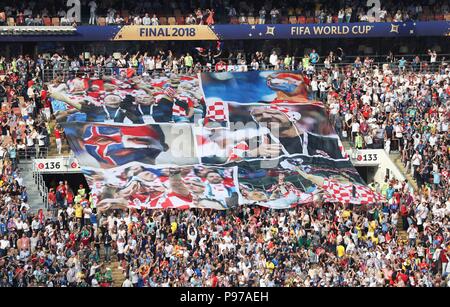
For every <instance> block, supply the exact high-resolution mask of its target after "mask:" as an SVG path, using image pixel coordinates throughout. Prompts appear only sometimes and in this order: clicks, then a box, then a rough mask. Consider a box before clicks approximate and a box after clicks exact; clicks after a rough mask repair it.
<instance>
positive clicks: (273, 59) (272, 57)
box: [269, 51, 278, 66]
mask: <svg viewBox="0 0 450 307" xmlns="http://www.w3.org/2000/svg"><path fill="white" fill-rule="evenodd" d="M269 63H270V65H272V66H277V65H278V55H277V53H276V51H273V52H272V54H271V55H270V57H269Z"/></svg>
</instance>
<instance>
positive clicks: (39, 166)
mask: <svg viewBox="0 0 450 307" xmlns="http://www.w3.org/2000/svg"><path fill="white" fill-rule="evenodd" d="M33 164H34V169H35V170H36V171H38V172H42V173H79V172H81V169H80V164H79V163H78V161H77V159H75V158H55V159H35V160H34V162H33Z"/></svg>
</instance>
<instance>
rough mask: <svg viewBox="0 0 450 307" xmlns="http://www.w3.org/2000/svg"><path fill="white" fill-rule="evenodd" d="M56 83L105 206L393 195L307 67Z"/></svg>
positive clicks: (270, 203)
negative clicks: (379, 184) (375, 177)
mask: <svg viewBox="0 0 450 307" xmlns="http://www.w3.org/2000/svg"><path fill="white" fill-rule="evenodd" d="M50 92H51V94H50V95H51V97H53V99H57V100H58V101H59V102H62V103H63V104H65V106H66V108H60V109H59V110H58V111H57V112H56V117H57V119H58V121H59V123H60V124H61V125H62V126H63V127H64V129H65V134H66V136H67V138H68V140H69V143H70V146H71V148H72V150H73V151H74V153H75V155H76V157H77V159H78V161H79V162H80V165H81V167H82V170H83V172H84V174H85V176H86V178H87V181H88V182H89V185H90V187H91V189H92V191H93V194H94V196H95V197H94V200H95V201H96V204H97V205H98V206H99V208H100V210H107V209H111V208H125V207H133V208H136V207H138V208H147V209H152V208H172V207H174V208H211V209H227V208H232V207H233V206H236V205H260V206H265V207H268V208H272V209H284V208H290V207H294V206H297V205H301V204H305V203H311V202H313V201H317V200H325V201H327V202H343V203H355V204H370V203H374V202H379V201H382V197H381V196H380V195H379V194H378V193H376V192H374V191H372V190H370V189H369V188H368V187H367V186H366V185H365V183H364V182H363V180H362V179H361V177H360V176H359V174H358V173H357V171H356V170H355V168H354V167H353V166H352V164H351V162H350V160H349V157H348V155H347V154H346V152H345V150H344V148H343V146H342V144H341V141H340V139H339V137H338V136H337V135H336V132H335V130H334V128H333V126H332V125H331V123H330V121H329V120H328V115H327V111H326V109H325V108H324V106H323V105H322V103H321V102H319V101H315V100H314V99H313V97H312V95H311V89H310V82H309V79H308V77H307V76H305V75H302V74H301V73H295V72H283V71H278V72H275V71H268V72H247V73H202V74H201V75H200V76H198V77H197V76H195V77H193V76H181V77H175V76H170V77H168V78H157V79H152V78H142V77H134V78H128V77H115V78H107V79H102V80H97V79H94V80H86V79H74V80H71V81H70V82H68V83H67V84H53V85H52V86H51V87H50Z"/></svg>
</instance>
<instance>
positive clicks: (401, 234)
mask: <svg viewBox="0 0 450 307" xmlns="http://www.w3.org/2000/svg"><path fill="white" fill-rule="evenodd" d="M342 145H343V146H344V148H345V149H346V150H348V149H350V148H351V143H350V142H349V141H348V139H347V140H342ZM389 158H390V159H391V160H392V162H394V164H395V165H396V166H397V168H398V169H399V170H400V171H401V172H402V173H403V175H404V176H405V178H406V179H408V182H409V184H410V185H411V186H412V188H413V189H414V190H417V189H418V186H417V182H416V181H415V180H414V178H413V176H412V174H411V173H410V172H408V171H407V169H406V168H405V166H404V165H403V162H402V160H401V155H400V153H399V152H390V154H389ZM397 233H398V238H399V240H401V241H403V243H404V244H406V243H407V242H408V233H407V232H406V231H405V230H403V220H402V218H401V217H399V220H398V224H397Z"/></svg>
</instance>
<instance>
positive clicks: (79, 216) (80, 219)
mask: <svg viewBox="0 0 450 307" xmlns="http://www.w3.org/2000/svg"><path fill="white" fill-rule="evenodd" d="M73 208H74V209H75V218H76V219H77V222H78V227H80V228H81V227H82V225H83V206H82V205H81V204H80V203H79V202H77V203H75V206H74V207H73Z"/></svg>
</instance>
